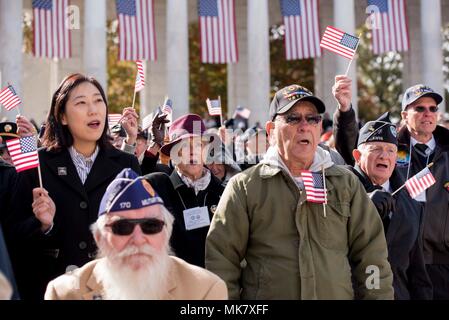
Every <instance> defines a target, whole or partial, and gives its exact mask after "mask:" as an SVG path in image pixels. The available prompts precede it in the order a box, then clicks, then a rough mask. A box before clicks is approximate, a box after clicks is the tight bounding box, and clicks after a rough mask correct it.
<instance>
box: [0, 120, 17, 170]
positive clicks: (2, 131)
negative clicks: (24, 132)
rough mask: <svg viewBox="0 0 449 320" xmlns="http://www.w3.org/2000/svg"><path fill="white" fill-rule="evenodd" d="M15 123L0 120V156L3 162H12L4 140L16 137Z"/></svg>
mask: <svg viewBox="0 0 449 320" xmlns="http://www.w3.org/2000/svg"><path fill="white" fill-rule="evenodd" d="M17 138H19V135H18V134H17V124H16V123H15V122H0V158H2V159H3V160H4V161H5V162H7V163H9V164H12V160H11V157H10V155H9V151H8V148H7V146H6V141H8V140H11V139H17Z"/></svg>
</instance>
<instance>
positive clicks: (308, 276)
mask: <svg viewBox="0 0 449 320" xmlns="http://www.w3.org/2000/svg"><path fill="white" fill-rule="evenodd" d="M324 112H325V106H324V103H323V102H322V101H321V100H320V99H318V98H317V97H315V96H313V94H312V93H311V92H310V91H309V90H307V89H306V88H304V87H301V86H299V85H290V86H287V87H285V88H282V89H281V90H279V91H278V92H276V94H275V96H274V98H273V101H272V103H271V106H270V120H269V121H268V122H267V123H266V129H267V133H268V135H269V138H270V143H271V146H270V148H269V149H268V151H267V153H266V155H265V157H264V159H263V160H262V161H261V162H260V163H259V164H257V165H255V166H253V167H252V168H250V169H248V170H246V171H245V172H243V173H242V174H239V175H237V176H235V177H233V178H231V180H230V181H229V183H228V185H227V186H226V189H225V191H224V193H223V195H222V197H221V199H220V202H219V204H218V207H217V210H216V213H215V215H214V217H213V219H212V223H211V227H210V230H209V233H208V236H207V242H206V267H207V269H209V270H211V271H212V272H214V273H215V274H217V275H219V276H220V277H221V278H222V279H223V280H225V281H226V284H227V286H228V289H229V297H230V298H232V299H239V298H240V299H304V300H313V299H348V300H352V299H354V298H361V299H392V298H393V288H392V279H393V275H392V272H391V268H390V264H389V263H388V260H387V245H386V241H385V236H384V234H383V227H382V221H381V219H380V218H379V215H378V214H377V212H376V208H375V207H374V205H373V204H372V203H371V202H370V201H369V198H368V196H367V194H366V192H365V190H364V189H363V186H362V184H361V183H360V181H359V180H358V179H357V177H356V176H354V175H353V174H352V173H350V172H349V171H347V170H346V169H344V168H341V167H339V166H336V165H334V163H333V162H332V160H331V156H330V154H329V152H328V151H326V150H324V149H322V148H320V147H318V143H319V142H320V135H321V126H322V123H321V122H322V118H321V114H323V113H324ZM305 171H310V172H312V173H314V176H313V177H314V178H313V180H317V181H318V180H321V181H323V182H324V183H321V186H320V185H319V183H318V182H317V183H315V182H314V183H313V185H314V186H315V185H316V189H315V190H311V189H309V190H308V191H307V190H305V189H306V186H305V181H306V179H305V178H306V176H304V177H305V178H304V179H303V173H304V172H305ZM310 172H309V174H310ZM323 189H324V190H325V193H326V194H327V195H326V196H325V198H326V200H325V201H321V202H318V203H315V202H313V199H314V195H315V193H314V192H316V196H317V197H318V196H319V195H320V194H322V191H321V193H320V190H323ZM320 199H321V198H320ZM323 202H324V203H323ZM242 261H245V263H246V266H245V267H244V268H242V266H241V262H242ZM372 270H376V271H375V273H376V275H375V276H374V277H375V278H376V281H377V284H378V285H375V286H373V285H372V283H371V282H370V279H371V278H370V275H371V273H372ZM351 279H354V286H353V283H352V280H351Z"/></svg>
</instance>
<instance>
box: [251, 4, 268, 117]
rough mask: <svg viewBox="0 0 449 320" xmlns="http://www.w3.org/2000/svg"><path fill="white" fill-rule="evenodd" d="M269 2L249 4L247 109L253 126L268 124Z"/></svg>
mask: <svg viewBox="0 0 449 320" xmlns="http://www.w3.org/2000/svg"><path fill="white" fill-rule="evenodd" d="M268 21H269V20H268V2H267V0H248V108H249V109H250V110H251V116H250V125H253V124H255V123H256V122H259V123H260V124H261V125H262V126H264V125H265V121H267V120H268V109H269V103H270V100H269V97H270V42H269V37H268V36H269V34H268V33H269V32H268V31H269V26H268Z"/></svg>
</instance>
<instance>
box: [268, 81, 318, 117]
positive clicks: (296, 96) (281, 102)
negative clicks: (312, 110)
mask: <svg viewBox="0 0 449 320" xmlns="http://www.w3.org/2000/svg"><path fill="white" fill-rule="evenodd" d="M298 101H309V102H311V103H312V104H313V105H315V107H316V109H317V111H318V113H324V112H325V111H326V107H325V106H324V103H323V101H321V100H320V99H318V98H317V97H315V96H314V95H313V93H312V92H311V91H310V90H309V89H307V88H304V87H302V86H300V85H297V84H292V85H290V86H287V87H285V88H282V89H281V90H278V91H277V92H276V94H275V95H274V97H273V100H272V101H271V105H270V118H271V120H274V117H276V115H278V114H282V113H284V112H287V111H288V110H290V108H291V107H293V106H294V105H295V103H296V102H298Z"/></svg>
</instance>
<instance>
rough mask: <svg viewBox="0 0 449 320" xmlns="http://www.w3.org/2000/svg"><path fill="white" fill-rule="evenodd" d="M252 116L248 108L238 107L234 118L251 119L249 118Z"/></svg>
mask: <svg viewBox="0 0 449 320" xmlns="http://www.w3.org/2000/svg"><path fill="white" fill-rule="evenodd" d="M250 114H251V110H249V109H248V108H243V107H240V106H238V107H237V109H235V111H234V115H233V116H232V117H233V118H235V117H237V116H239V117H241V118H243V119H249V116H250Z"/></svg>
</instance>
